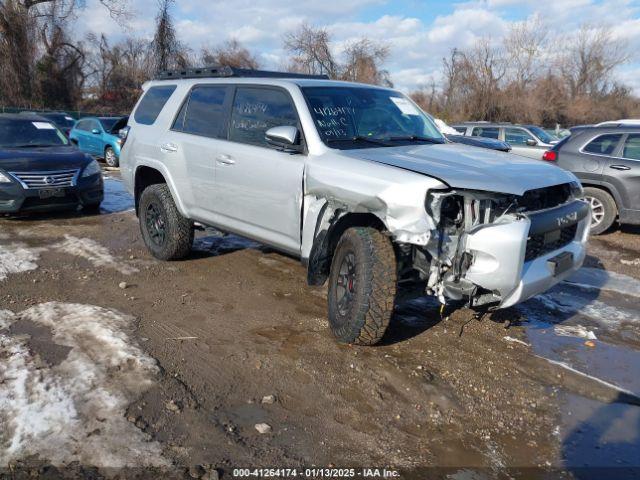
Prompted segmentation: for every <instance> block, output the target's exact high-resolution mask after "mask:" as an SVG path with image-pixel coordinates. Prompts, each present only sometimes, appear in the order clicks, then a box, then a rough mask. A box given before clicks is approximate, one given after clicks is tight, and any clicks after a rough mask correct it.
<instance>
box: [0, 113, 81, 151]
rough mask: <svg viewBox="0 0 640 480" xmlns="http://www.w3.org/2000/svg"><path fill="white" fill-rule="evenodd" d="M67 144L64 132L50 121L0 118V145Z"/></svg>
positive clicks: (22, 146)
mask: <svg viewBox="0 0 640 480" xmlns="http://www.w3.org/2000/svg"><path fill="white" fill-rule="evenodd" d="M68 144H69V140H67V137H65V135H64V133H62V132H61V131H60V130H58V129H57V128H56V126H55V125H54V124H53V123H51V122H45V121H32V120H22V119H20V120H16V119H6V118H0V147H4V148H12V147H13V148H27V147H57V146H61V145H68Z"/></svg>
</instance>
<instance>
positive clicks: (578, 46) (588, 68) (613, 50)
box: [559, 25, 629, 97]
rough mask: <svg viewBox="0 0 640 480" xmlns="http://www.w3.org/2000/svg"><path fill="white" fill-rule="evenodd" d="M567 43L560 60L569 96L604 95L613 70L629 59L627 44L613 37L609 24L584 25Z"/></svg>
mask: <svg viewBox="0 0 640 480" xmlns="http://www.w3.org/2000/svg"><path fill="white" fill-rule="evenodd" d="M567 44H568V46H567V48H566V53H565V54H564V55H562V56H561V58H560V62H559V63H560V71H561V72H562V75H563V77H564V79H565V81H566V82H567V84H568V85H569V89H570V93H571V96H572V97H577V96H579V95H603V94H606V93H607V91H608V90H609V89H610V88H611V87H612V86H613V82H612V73H613V71H614V70H615V69H616V68H617V67H619V66H620V65H622V64H624V63H625V62H626V61H627V60H628V59H629V53H628V51H627V48H626V44H625V43H624V42H622V41H619V40H616V39H614V38H613V36H612V33H611V28H608V27H591V26H588V25H585V26H583V27H582V28H581V29H580V31H579V32H578V33H577V35H575V36H574V37H573V38H569V39H567Z"/></svg>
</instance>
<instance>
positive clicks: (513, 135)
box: [504, 128, 537, 145]
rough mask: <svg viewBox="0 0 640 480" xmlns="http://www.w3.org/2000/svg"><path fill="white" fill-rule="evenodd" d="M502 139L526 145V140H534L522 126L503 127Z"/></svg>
mask: <svg viewBox="0 0 640 480" xmlns="http://www.w3.org/2000/svg"><path fill="white" fill-rule="evenodd" d="M504 139H505V141H506V142H507V143H511V144H512V145H527V140H533V141H534V142H535V138H533V137H532V136H531V135H530V134H529V133H528V132H527V131H526V130H523V129H522V128H505V129H504ZM536 143H537V142H536Z"/></svg>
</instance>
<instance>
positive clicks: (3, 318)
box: [0, 310, 15, 330]
mask: <svg viewBox="0 0 640 480" xmlns="http://www.w3.org/2000/svg"><path fill="white" fill-rule="evenodd" d="M14 321H15V314H14V313H13V312H12V311H10V310H0V330H2V329H3V328H7V327H9V326H11V324H12V323H13V322H14Z"/></svg>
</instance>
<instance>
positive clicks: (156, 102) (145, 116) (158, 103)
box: [133, 85, 176, 125]
mask: <svg viewBox="0 0 640 480" xmlns="http://www.w3.org/2000/svg"><path fill="white" fill-rule="evenodd" d="M175 90H176V85H161V86H157V87H151V88H150V89H149V90H147V91H146V92H145V94H144V96H143V97H142V100H140V105H138V108H137V109H136V113H135V114H134V116H133V118H134V119H135V121H136V123H141V124H142V125H153V123H154V122H155V121H156V119H157V118H158V115H160V112H161V111H162V109H163V108H164V106H165V105H166V103H167V101H168V100H169V98H170V97H171V95H172V94H173V92H175Z"/></svg>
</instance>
